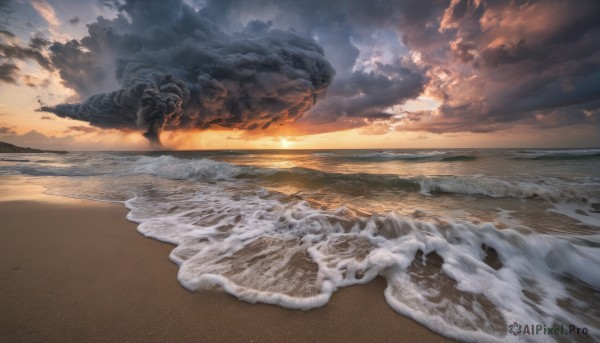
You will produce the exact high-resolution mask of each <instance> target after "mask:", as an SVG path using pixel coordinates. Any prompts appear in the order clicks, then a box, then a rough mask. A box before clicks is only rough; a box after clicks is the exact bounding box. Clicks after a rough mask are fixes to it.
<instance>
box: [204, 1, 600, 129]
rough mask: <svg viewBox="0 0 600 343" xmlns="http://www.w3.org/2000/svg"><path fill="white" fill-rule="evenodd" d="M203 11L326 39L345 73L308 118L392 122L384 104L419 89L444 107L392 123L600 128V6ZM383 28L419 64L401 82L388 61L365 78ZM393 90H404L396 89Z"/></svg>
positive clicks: (246, 6) (222, 7)
mask: <svg viewBox="0 0 600 343" xmlns="http://www.w3.org/2000/svg"><path fill="white" fill-rule="evenodd" d="M207 8H208V10H209V11H210V12H211V13H212V14H213V15H215V16H219V18H220V19H222V20H223V21H224V22H226V23H230V24H232V23H236V22H238V21H240V18H244V17H248V16H249V14H248V13H251V14H252V15H255V16H258V17H261V18H264V16H263V15H262V14H261V13H269V15H268V17H267V18H265V19H269V16H270V17H272V20H273V21H274V22H275V23H276V24H280V25H286V23H292V25H294V27H296V28H300V29H303V30H307V31H308V32H311V33H312V34H314V35H316V36H318V37H320V39H319V43H321V44H323V46H324V48H325V51H326V53H327V57H328V58H329V59H330V60H331V61H332V62H333V65H334V67H335V68H336V70H337V72H338V77H337V79H336V81H335V82H334V84H333V85H332V87H331V88H332V91H330V92H329V93H328V96H327V97H326V98H325V99H324V101H322V102H321V103H319V104H318V105H317V106H316V107H315V108H314V109H313V110H312V111H311V112H310V113H309V114H308V115H307V116H306V117H305V118H304V119H303V121H306V120H309V121H310V120H311V119H313V118H317V119H318V120H317V122H323V121H332V120H340V118H341V119H342V120H343V118H344V116H345V115H346V116H347V118H348V117H363V118H374V117H379V118H384V119H385V117H386V115H385V114H386V113H389V109H387V108H388V106H390V105H393V104H402V103H403V102H404V101H406V100H407V99H410V98H415V97H416V95H418V94H421V91H423V90H424V94H427V95H429V96H433V97H436V98H438V99H439V100H441V102H442V105H441V106H440V108H439V109H438V110H436V111H419V112H413V113H402V114H401V115H396V116H393V117H391V113H389V115H388V117H391V118H390V119H389V120H383V122H384V123H385V122H387V123H388V124H389V125H397V124H401V125H400V126H396V128H397V129H400V130H425V131H432V132H436V133H441V132H454V131H473V132H490V131H495V130H498V129H502V128H507V127H510V126H511V125H516V124H521V123H525V124H529V125H534V126H538V127H546V126H548V127H549V126H561V125H573V124H588V123H591V124H598V122H599V121H600V120H599V119H598V117H597V114H596V113H598V101H599V100H600V92H598V91H597V89H600V78H599V76H600V49H599V47H600V2H598V1H597V0H577V1H575V0H547V1H534V0H522V1H496V0H403V1H395V0H380V1H360V0H349V1H344V2H338V1H327V0H321V1H317V0H314V1H312V0H307V1H301V2H300V1H291V0H288V1H286V0H282V1H274V0H273V1H271V0H244V1H242V0H228V1H218V0H214V1H209V4H208V7H207ZM385 30H389V31H392V32H394V33H395V35H396V37H392V38H391V39H387V40H385V41H384V42H382V43H383V44H388V45H391V44H393V43H394V40H400V41H401V43H402V45H403V47H404V48H405V50H406V51H401V49H400V50H398V49H397V50H396V51H395V53H398V54H404V56H405V57H406V56H408V55H409V54H410V55H411V57H412V61H413V62H414V63H412V64H411V63H406V61H403V62H404V63H405V66H404V67H406V68H408V69H410V70H411V73H412V75H411V77H407V76H406V74H404V75H403V76H402V78H398V76H397V75H398V74H396V75H395V74H394V73H389V72H387V71H385V68H381V64H375V66H374V67H372V68H371V70H372V71H374V73H373V74H370V75H371V78H372V79H367V78H362V77H358V76H359V75H360V74H361V73H362V71H361V70H360V68H359V70H358V71H357V70H356V69H357V66H358V62H359V61H360V57H359V55H368V53H369V50H374V49H377V46H376V45H373V46H367V47H366V48H361V49H358V47H360V46H361V44H363V45H364V43H365V42H368V41H369V40H371V41H372V40H373V37H375V36H376V35H377V34H378V33H380V32H382V31H385ZM394 38H395V39H394ZM409 51H410V53H409ZM375 57H377V56H375ZM405 60H406V58H405ZM414 64H416V65H417V67H418V68H415V67H414ZM423 72H424V75H423ZM381 75H384V76H386V77H387V78H388V79H389V81H390V82H389V83H388V84H383V83H382V84H379V87H380V88H379V91H378V92H375V93H367V92H364V91H363V90H362V87H365V86H366V85H369V84H376V83H377V81H376V79H377V78H378V77H380V76H381ZM394 81H396V82H394ZM394 84H398V85H399V84H402V86H401V87H400V88H399V89H396V90H393V89H394V88H395V87H394V86H393V85H394ZM333 89H339V90H342V92H334V91H333ZM351 90H354V91H351ZM343 91H345V92H343ZM388 91H389V93H390V94H389V95H387V96H386V92H388ZM391 93H394V95H392V94H391ZM359 99H360V100H359ZM357 104H358V106H357ZM361 104H371V105H372V106H366V107H365V106H361ZM370 114H376V115H375V116H371V115H370ZM377 114H378V115H377ZM549 118H552V120H549ZM368 122H369V121H354V123H358V125H361V124H362V125H364V123H368ZM381 123H382V121H379V124H378V125H380V124H381Z"/></svg>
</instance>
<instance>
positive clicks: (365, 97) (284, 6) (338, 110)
mask: <svg viewBox="0 0 600 343" xmlns="http://www.w3.org/2000/svg"><path fill="white" fill-rule="evenodd" d="M428 10H429V7H428V6H426V5H421V4H420V2H418V1H408V2H407V1H404V2H399V1H375V2H367V1H360V0H350V1H343V2H340V1H328V0H325V1H320V0H307V1H291V0H283V1H269V0H245V1H242V0H228V1H217V0H215V1H208V3H207V5H206V7H204V8H203V10H202V11H203V12H204V13H207V15H210V16H211V17H212V18H215V20H216V21H217V22H221V23H224V25H225V26H229V27H235V26H236V24H237V25H239V23H240V22H243V20H244V18H248V17H252V16H256V17H259V18H261V19H265V20H267V19H268V20H272V21H273V22H274V23H275V25H278V26H279V27H290V26H291V27H292V28H293V29H295V30H298V31H301V32H306V33H308V34H310V35H312V36H314V37H317V39H318V42H319V44H320V45H322V46H323V47H324V50H325V54H326V57H327V59H328V60H329V61H330V62H331V63H332V65H333V66H334V68H335V69H336V79H335V80H334V82H333V84H332V86H331V87H330V88H329V90H328V92H327V95H326V97H325V98H324V99H323V100H321V101H320V102H319V103H318V104H317V105H316V106H315V107H314V108H312V109H311V110H310V111H309V112H308V113H307V114H306V115H305V116H304V117H303V118H302V119H301V123H302V124H303V125H305V124H307V125H311V124H314V125H313V126H314V127H315V130H316V131H318V130H321V129H322V128H323V126H320V125H321V124H323V123H329V122H335V121H338V120H349V121H352V122H354V124H353V125H359V126H360V125H364V124H365V123H366V121H363V120H359V121H357V119H367V120H370V119H376V118H379V119H380V118H389V117H390V116H391V115H392V114H391V113H388V111H387V108H388V107H390V106H393V105H399V104H402V103H404V102H405V101H406V100H408V99H412V98H415V97H417V96H418V95H419V94H420V93H421V92H422V91H423V89H424V86H425V84H426V81H427V77H426V76H425V75H424V68H419V67H417V66H415V65H414V64H413V63H411V62H410V61H407V60H406V59H402V58H400V57H401V56H398V58H397V59H396V60H395V61H388V62H387V63H383V62H378V63H373V65H372V66H371V67H370V68H369V70H365V69H364V68H360V66H358V67H359V68H357V61H358V60H359V57H360V54H361V50H360V49H359V46H360V45H361V44H363V43H370V42H371V41H372V35H373V33H375V32H376V31H377V30H381V29H386V30H396V29H397V25H398V23H399V22H400V21H401V20H404V19H403V18H412V17H415V16H422V14H421V12H422V11H424V12H427V11H428ZM264 13H269V14H270V15H269V16H268V17H264V16H265V14H264ZM388 43H390V42H386V41H384V42H382V44H386V45H387V44H388ZM365 50H370V48H364V49H363V51H362V52H363V53H365ZM373 50H376V49H375V47H374V49H373ZM393 53H396V54H397V53H398V52H397V51H394V52H393ZM319 126H320V128H319Z"/></svg>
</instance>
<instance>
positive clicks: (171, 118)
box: [41, 0, 335, 144]
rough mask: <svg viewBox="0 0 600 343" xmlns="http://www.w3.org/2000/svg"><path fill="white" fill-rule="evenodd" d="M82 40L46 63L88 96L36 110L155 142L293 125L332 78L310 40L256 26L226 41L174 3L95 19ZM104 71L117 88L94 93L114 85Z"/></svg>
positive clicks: (137, 4)
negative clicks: (182, 131) (197, 132)
mask: <svg viewBox="0 0 600 343" xmlns="http://www.w3.org/2000/svg"><path fill="white" fill-rule="evenodd" d="M149 4H153V5H152V6H150V5H149ZM88 32H89V36H87V37H85V38H83V39H81V40H80V41H70V42H67V43H54V44H53V45H52V46H50V51H51V56H50V57H51V60H52V63H53V65H54V66H56V67H57V68H58V69H59V70H60V74H61V78H62V79H63V82H64V83H65V84H66V85H67V86H69V87H71V88H73V89H75V90H76V91H77V92H78V93H79V94H80V95H82V96H89V98H87V100H85V101H83V102H81V103H78V104H60V105H56V106H43V107H42V108H41V110H43V111H47V112H52V113H54V114H56V115H58V116H61V117H67V118H72V119H76V120H82V121H87V122H89V123H90V124H91V125H93V126H97V127H102V128H117V129H131V130H140V129H141V130H144V131H145V134H144V135H145V136H146V137H147V138H149V139H150V140H151V141H152V142H154V143H157V144H159V143H160V141H159V136H160V133H161V131H162V130H163V129H179V128H198V129H206V128H210V127H226V128H237V129H244V130H255V129H266V128H268V127H270V126H271V125H281V124H286V123H291V122H293V121H294V120H296V119H298V118H299V117H300V116H301V115H302V114H303V113H304V112H306V111H307V110H308V109H309V108H310V107H311V106H312V105H314V103H315V102H316V100H317V97H318V96H319V94H321V93H322V92H323V91H325V89H326V88H327V87H328V86H329V84H330V83H331V82H332V79H333V76H334V74H335V72H334V70H333V68H332V67H331V65H330V64H329V63H328V62H327V60H325V58H324V54H323V50H322V48H321V47H320V46H319V45H318V44H317V43H316V42H315V41H314V40H313V39H311V38H310V37H307V36H303V35H300V34H297V33H294V32H289V31H280V30H274V29H271V28H270V24H269V23H263V22H260V21H254V22H251V23H250V24H248V25H247V26H246V27H245V28H244V29H243V30H242V31H241V32H238V33H234V34H226V33H224V32H222V31H220V30H219V29H217V28H216V26H215V25H214V24H213V23H212V22H211V21H210V19H209V18H207V17H206V16H204V15H203V14H202V12H196V11H194V10H193V9H192V8H190V7H189V6H187V5H185V4H183V3H182V2H181V1H179V0H172V1H164V2H145V1H139V0H130V1H128V2H127V3H126V4H125V5H123V6H121V15H120V16H119V17H117V18H116V19H114V20H105V19H103V18H98V21H97V22H96V23H93V24H91V25H89V26H88ZM115 65H116V68H115ZM111 67H112V68H113V69H116V71H115V70H113V71H112V72H114V79H115V80H116V83H117V84H118V87H120V88H119V89H118V90H115V91H111V92H107V93H99V94H93V93H94V90H95V89H94V88H95V87H94V85H95V84H97V85H100V84H102V85H107V84H108V85H110V84H111V80H112V79H113V74H111V71H110V69H111Z"/></svg>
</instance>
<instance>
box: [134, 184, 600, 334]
mask: <svg viewBox="0 0 600 343" xmlns="http://www.w3.org/2000/svg"><path fill="white" fill-rule="evenodd" d="M158 199H160V200H158ZM126 204H127V207H128V208H130V209H131V212H130V214H129V219H131V220H133V221H137V222H140V226H139V231H140V232H141V233H143V234H144V235H146V236H150V237H153V238H157V239H159V240H163V241H167V242H171V243H174V244H176V245H177V247H176V248H175V249H174V250H173V252H172V253H171V259H172V260H173V261H174V262H176V263H177V264H179V265H180V271H179V275H178V279H179V281H180V282H181V283H182V285H183V286H185V287H186V288H188V289H190V290H196V289H200V288H207V287H214V286H215V285H216V286H219V287H221V288H223V289H224V290H225V291H226V292H228V293H230V294H233V295H235V296H237V297H238V298H240V299H243V300H245V301H249V302H257V301H258V302H265V303H271V304H277V305H280V306H285V307H290V308H300V309H309V308H314V307H319V306H323V305H325V304H326V303H327V301H328V299H329V297H330V296H331V294H332V293H333V292H334V291H335V290H336V289H339V288H340V287H344V286H348V285H352V284H358V283H366V282H369V281H371V280H373V279H374V278H375V277H376V276H378V275H382V276H384V277H385V278H386V279H387V280H388V287H387V289H386V292H385V295H386V299H387V301H388V303H389V304H390V306H392V307H393V308H394V309H395V310H396V311H398V312H400V313H403V314H405V315H407V316H410V317H412V318H414V319H415V320H418V321H419V322H422V323H423V324H425V325H427V326H429V327H431V328H432V329H434V330H436V331H442V332H444V333H445V334H446V335H449V336H451V337H454V338H457V339H461V340H466V341H481V340H485V341H490V340H500V339H505V338H508V336H506V332H507V325H508V324H509V323H512V322H513V321H517V322H520V323H544V324H546V325H552V324H553V323H554V322H555V321H566V322H567V323H578V324H579V325H584V324H585V325H587V326H588V327H589V328H590V330H591V331H592V333H593V334H594V335H599V334H600V332H599V329H600V328H598V327H595V326H594V323H593V320H598V318H596V317H593V318H591V319H590V318H586V317H585V316H580V315H579V314H578V313H579V312H578V311H580V310H582V309H581V308H579V309H578V310H577V311H568V310H566V309H564V308H562V307H561V306H559V305H557V303H560V301H561V299H569V298H570V294H569V291H568V286H567V285H566V284H565V282H564V281H562V279H561V278H573V279H575V280H579V281H576V282H575V283H579V284H581V287H583V288H585V287H589V286H591V287H593V288H595V289H598V288H600V256H598V255H597V254H594V252H593V250H590V249H589V248H587V247H586V246H582V245H580V244H578V243H577V242H576V241H575V240H572V239H569V238H565V237H553V236H549V235H540V234H530V235H525V234H522V233H519V232H517V231H514V230H511V229H507V230H497V229H496V228H495V227H494V226H493V225H492V224H489V223H487V224H480V225H474V224H472V223H469V222H446V223H444V224H443V225H441V224H436V223H433V222H426V221H420V220H415V219H412V218H408V217H403V216H401V215H399V214H395V213H393V212H392V213H388V214H385V215H376V216H372V217H360V216H356V215H355V214H354V213H353V212H352V211H351V210H349V209H346V208H341V209H338V210H337V211H324V210H317V209H314V208H312V207H311V206H309V205H308V204H307V203H306V202H304V201H296V202H282V200H281V199H279V198H278V197H277V196H276V194H272V193H270V192H268V191H266V190H260V191H256V190H252V189H243V188H241V189H240V188H239V185H236V184H235V183H234V182H230V183H228V184H222V183H221V184H219V185H203V187H202V190H201V191H197V192H193V193H188V194H182V193H181V192H178V193H177V194H165V195H164V196H162V195H161V196H160V197H159V198H156V197H152V198H149V197H144V196H138V197H136V198H134V199H131V200H130V201H128V202H126ZM482 244H485V245H486V246H487V247H488V249H489V248H493V249H495V251H496V252H497V256H498V257H497V260H496V266H497V264H500V265H501V268H493V266H494V265H493V264H491V265H490V264H488V262H486V256H487V255H486V254H489V252H486V250H483V249H482ZM418 251H421V252H422V253H423V255H422V256H423V257H422V258H423V260H420V259H419V260H415V255H416V254H417V252H418ZM433 252H435V254H437V255H438V256H439V257H440V258H441V259H442V262H441V265H440V266H439V267H437V268H436V267H435V266H432V265H429V264H428V263H427V261H428V260H434V258H433V257H431V256H433V255H428V254H431V253H433ZM425 256H427V257H425ZM432 280H433V281H434V282H433V283H432ZM585 284H587V285H589V286H585ZM529 294H535V295H538V296H539V299H538V298H535V299H534V300H535V301H534V300H532V299H530V298H529V297H528V295H529ZM440 300H441V301H440ZM579 305H581V304H579ZM581 306H584V307H585V306H593V304H587V305H586V304H583V305H581ZM590 320H592V322H590Z"/></svg>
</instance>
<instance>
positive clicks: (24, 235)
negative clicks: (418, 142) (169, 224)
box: [0, 179, 449, 342]
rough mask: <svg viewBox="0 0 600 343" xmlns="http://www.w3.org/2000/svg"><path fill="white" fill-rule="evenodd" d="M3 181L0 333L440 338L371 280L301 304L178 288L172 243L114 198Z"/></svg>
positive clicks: (12, 337)
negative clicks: (318, 304) (313, 305)
mask: <svg viewBox="0 0 600 343" xmlns="http://www.w3.org/2000/svg"><path fill="white" fill-rule="evenodd" d="M5 181H6V179H5ZM9 187H13V188H14V187H15V186H14V185H13V186H9V185H7V184H6V183H5V184H4V187H3V188H4V192H3V194H4V197H3V198H2V199H3V201H1V202H0V217H1V218H2V226H1V229H0V233H1V235H2V239H1V240H0V273H1V274H0V275H1V279H2V282H1V283H0V287H1V291H0V308H2V311H0V328H2V329H1V330H0V341H2V342H35V341H44V342H59V341H60V342H73V341H85V342H89V341H98V342H99V341H112V342H124V341H131V342H141V341H162V342H166V341H171V342H192V341H240V342H250V341H282V340H285V341H295V342H300V341H302V342H305V341H320V342H323V341H328V342H331V341H380V342H392V341H394V342H400V341H407V342H408V341H410V342H445V341H449V340H448V339H446V338H444V337H442V336H439V335H437V334H436V333H433V332H432V331H430V330H428V329H427V328H425V327H424V326H422V325H420V324H418V323H416V322H414V321H413V320H412V319H409V318H406V317H404V316H401V315H399V314H397V313H395V312H394V311H393V310H392V309H391V308H390V307H389V306H388V305H387V304H386V302H385V300H384V296H383V290H384V288H385V280H383V279H377V280H376V281H375V282H372V283H370V284H368V285H362V286H352V287H348V288H345V289H342V290H340V291H338V292H337V293H335V294H334V295H333V297H332V299H331V301H330V302H329V303H328V304H327V306H325V307H323V308H319V309H314V310H310V311H306V312H305V311H300V310H289V309H285V308H281V307H277V306H272V305H264V304H249V303H246V302H242V301H239V300H237V299H236V298H235V297H233V296H230V295H228V294H226V293H224V292H220V291H201V292H196V293H191V292H188V291H187V290H185V289H183V288H182V287H181V286H180V285H179V284H178V282H177V280H176V275H177V266H176V265H175V264H174V263H172V262H171V261H169V259H168V257H167V256H168V254H169V252H170V250H171V249H172V248H173V247H172V246H171V245H169V244H165V243H161V242H158V241H155V240H152V239H148V238H144V237H143V236H142V235H140V234H139V233H137V232H136V224H135V223H132V222H129V221H127V220H126V219H125V215H126V214H127V210H126V209H125V208H123V207H122V206H121V205H119V204H112V203H100V202H92V201H86V200H71V199H66V198H60V197H54V196H46V195H40V194H39V190H40V189H38V188H35V187H34V188H31V187H30V188H29V189H28V191H27V192H25V191H22V192H20V193H19V194H20V196H19V197H18V198H15V197H10V196H7V195H10V194H13V195H14V194H15V192H13V191H11V190H10V188H9ZM13 190H14V189H13ZM0 195H1V194H0Z"/></svg>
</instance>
